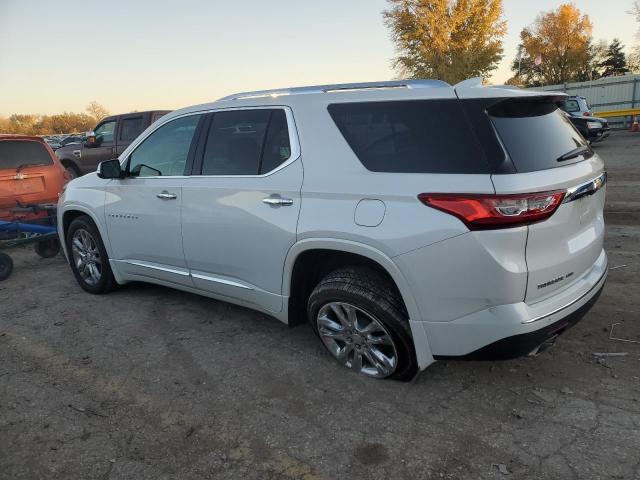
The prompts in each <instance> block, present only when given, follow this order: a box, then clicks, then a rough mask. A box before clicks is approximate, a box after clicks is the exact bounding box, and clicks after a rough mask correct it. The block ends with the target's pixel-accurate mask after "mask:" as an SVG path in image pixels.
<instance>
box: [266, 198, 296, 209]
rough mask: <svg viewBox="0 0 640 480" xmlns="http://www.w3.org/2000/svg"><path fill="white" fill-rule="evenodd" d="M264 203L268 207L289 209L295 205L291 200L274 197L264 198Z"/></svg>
mask: <svg viewBox="0 0 640 480" xmlns="http://www.w3.org/2000/svg"><path fill="white" fill-rule="evenodd" d="M262 203H266V204H267V205H271V206H272V207H288V206H290V205H293V200H292V199H291V198H283V197H280V196H272V197H266V198H263V199H262Z"/></svg>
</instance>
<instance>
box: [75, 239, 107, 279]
mask: <svg viewBox="0 0 640 480" xmlns="http://www.w3.org/2000/svg"><path fill="white" fill-rule="evenodd" d="M71 252H72V256H73V261H74V263H75V267H76V270H77V271H78V274H79V275H80V277H81V278H82V280H83V281H84V282H85V283H86V284H87V285H91V286H94V285H97V284H98V282H100V279H101V278H102V257H101V255H100V250H98V244H97V242H96V240H95V239H94V238H93V236H92V235H91V233H89V232H88V231H87V230H85V229H83V228H79V229H78V230H76V231H75V232H74V233H73V237H72V239H71Z"/></svg>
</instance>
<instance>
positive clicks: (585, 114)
mask: <svg viewBox="0 0 640 480" xmlns="http://www.w3.org/2000/svg"><path fill="white" fill-rule="evenodd" d="M582 116H583V117H590V116H591V114H590V113H589V112H583V113H582Z"/></svg>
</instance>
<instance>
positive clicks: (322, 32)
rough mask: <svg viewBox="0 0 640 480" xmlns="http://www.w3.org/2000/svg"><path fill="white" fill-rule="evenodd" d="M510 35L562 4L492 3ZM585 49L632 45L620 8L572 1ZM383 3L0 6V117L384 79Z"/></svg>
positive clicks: (389, 51) (17, 1) (37, 1)
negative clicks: (587, 42)
mask: <svg viewBox="0 0 640 480" xmlns="http://www.w3.org/2000/svg"><path fill="white" fill-rule="evenodd" d="M503 3H504V13H505V19H506V20H507V23H508V33H507V35H506V37H505V39H504V53H505V57H504V59H503V61H502V63H501V64H500V67H499V68H498V69H497V70H496V72H495V73H494V75H493V77H492V81H493V82H494V83H502V82H504V81H505V80H506V79H507V78H509V77H510V76H511V73H510V71H509V65H510V63H511V61H512V59H513V58H514V57H515V54H516V48H517V44H518V38H519V33H520V31H521V30H522V28H523V27H525V26H527V25H529V24H531V22H533V20H534V19H535V17H536V15H537V14H538V13H539V12H540V11H543V10H551V9H555V8H557V7H558V5H560V4H561V3H563V2H562V0H503ZM573 3H574V4H575V5H576V6H577V7H578V8H579V9H580V10H582V12H583V13H586V14H588V15H589V16H590V17H591V20H592V22H593V24H594V32H593V36H594V39H596V40H599V39H601V38H602V39H605V40H607V42H609V41H611V39H612V38H613V37H618V38H620V39H621V40H622V42H623V43H624V44H626V45H627V46H631V45H633V44H634V42H636V41H637V40H635V32H636V30H637V28H638V24H637V23H635V22H634V20H633V17H632V16H631V15H629V14H627V11H628V10H629V9H630V7H631V4H632V0H574V2H573ZM386 7H387V2H386V0H269V1H265V0H242V1H229V0H155V1H153V2H150V1H143V0H109V1H102V2H87V1H86V0H82V1H79V0H66V1H59V0H0V115H2V116H8V115H10V114H12V113H39V114H52V113H59V112H62V111H73V112H82V111H84V108H85V107H86V105H87V104H88V103H89V102H91V101H94V100H95V101H97V102H99V103H101V104H103V105H104V106H105V107H106V108H107V109H108V110H109V111H110V112H112V113H124V112H129V111H133V110H148V109H174V108H179V107H183V106H187V105H193V104H197V103H204V102H210V101H213V100H215V99H217V98H219V97H222V96H224V95H228V94H231V93H234V92H239V91H247V90H257V89H268V88H277V87H288V86H298V85H314V84H322V83H340V82H358V81H376V80H389V79H393V78H395V77H396V76H397V73H396V72H395V71H394V70H393V68H392V65H391V61H392V59H393V57H394V54H395V50H394V46H393V43H392V42H391V40H390V38H389V31H388V30H387V28H386V27H385V26H384V24H383V20H382V15H381V12H382V11H383V10H384V9H385V8H386Z"/></svg>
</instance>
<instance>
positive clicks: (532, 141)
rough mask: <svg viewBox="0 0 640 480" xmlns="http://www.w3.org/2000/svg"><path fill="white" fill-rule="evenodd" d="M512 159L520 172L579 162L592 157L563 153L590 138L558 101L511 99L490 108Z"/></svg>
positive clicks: (491, 117) (491, 115)
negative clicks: (576, 125)
mask: <svg viewBox="0 0 640 480" xmlns="http://www.w3.org/2000/svg"><path fill="white" fill-rule="evenodd" d="M488 113H489V118H490V119H491V122H492V123H493V125H494V126H495V128H496V131H497V132H498V135H499V136H500V139H501V140H502V142H503V144H504V146H505V148H506V149H507V152H508V153H509V156H510V157H511V161H512V162H513V165H514V167H515V169H516V171H518V172H535V171H538V170H546V169H549V168H556V167H562V166H565V165H568V164H572V163H577V162H580V161H582V160H584V159H585V158H586V157H589V156H590V155H592V154H593V152H591V151H588V152H587V154H586V155H584V156H583V155H578V156H576V157H575V158H572V159H568V160H560V161H559V159H560V157H562V156H563V155H565V154H567V153H569V152H570V151H572V150H575V149H576V148H579V147H585V146H586V145H587V142H586V141H585V140H584V138H582V135H580V133H578V131H577V130H576V129H575V128H574V127H573V125H572V123H571V121H570V120H569V119H568V118H567V116H566V115H565V114H564V113H562V111H561V110H560V109H559V108H558V106H557V105H556V103H554V102H551V101H549V100H548V99H533V100H520V99H509V100H505V101H502V102H500V103H498V104H497V105H493V106H492V107H490V108H489V109H488Z"/></svg>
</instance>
